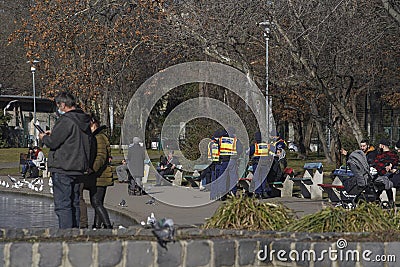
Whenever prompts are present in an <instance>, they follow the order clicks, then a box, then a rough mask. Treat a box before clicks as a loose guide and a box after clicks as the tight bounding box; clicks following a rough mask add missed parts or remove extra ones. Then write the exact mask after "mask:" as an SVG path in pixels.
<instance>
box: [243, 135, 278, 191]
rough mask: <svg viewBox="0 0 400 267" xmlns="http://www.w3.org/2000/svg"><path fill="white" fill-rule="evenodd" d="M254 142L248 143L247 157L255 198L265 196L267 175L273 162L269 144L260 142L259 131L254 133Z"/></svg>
mask: <svg viewBox="0 0 400 267" xmlns="http://www.w3.org/2000/svg"><path fill="white" fill-rule="evenodd" d="M254 139H255V143H254V144H252V145H250V148H249V157H250V159H251V163H252V167H253V179H252V182H251V187H250V188H253V190H254V189H255V190H254V196H255V197H257V198H267V197H268V193H267V175H268V173H269V170H270V168H271V165H272V162H273V156H272V155H271V153H272V152H271V150H270V145H269V144H268V143H266V142H262V138H261V133H260V132H256V133H255V134H254Z"/></svg>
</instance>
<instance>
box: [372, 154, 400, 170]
mask: <svg viewBox="0 0 400 267" xmlns="http://www.w3.org/2000/svg"><path fill="white" fill-rule="evenodd" d="M390 163H392V166H393V167H397V164H398V163H399V157H398V156H397V154H396V153H394V152H393V151H391V150H389V151H385V152H382V153H379V154H378V155H377V156H376V158H375V161H374V167H375V169H376V170H377V171H378V174H379V175H385V174H386V169H385V167H386V166H388V165H389V164H390Z"/></svg>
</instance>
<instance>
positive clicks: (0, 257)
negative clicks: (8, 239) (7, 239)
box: [0, 243, 6, 266]
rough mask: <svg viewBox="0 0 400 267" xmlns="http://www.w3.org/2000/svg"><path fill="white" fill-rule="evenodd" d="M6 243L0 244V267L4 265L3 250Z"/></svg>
mask: <svg viewBox="0 0 400 267" xmlns="http://www.w3.org/2000/svg"><path fill="white" fill-rule="evenodd" d="M5 244H6V243H0V266H5V265H6V263H5V261H4V249H5Z"/></svg>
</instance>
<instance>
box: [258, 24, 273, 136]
mask: <svg viewBox="0 0 400 267" xmlns="http://www.w3.org/2000/svg"><path fill="white" fill-rule="evenodd" d="M259 25H260V26H263V27H264V38H265V118H266V120H267V141H268V142H269V141H270V140H269V139H270V133H271V130H272V125H271V123H272V118H271V117H272V114H270V108H272V98H270V97H269V89H268V78H269V77H268V41H269V37H270V33H271V29H270V26H271V22H270V21H269V20H266V21H263V22H260V23H259Z"/></svg>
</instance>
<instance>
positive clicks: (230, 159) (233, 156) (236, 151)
mask: <svg viewBox="0 0 400 267" xmlns="http://www.w3.org/2000/svg"><path fill="white" fill-rule="evenodd" d="M218 147H219V164H217V165H216V167H215V172H216V182H215V183H214V187H215V190H211V194H210V197H211V199H220V200H225V199H226V197H227V194H228V193H230V194H231V195H233V196H235V195H236V191H237V186H236V184H237V182H238V181H239V174H238V158H239V156H240V155H241V154H242V152H243V145H242V143H241V142H240V140H239V139H237V137H236V135H235V129H233V128H230V129H229V133H228V132H227V131H225V130H224V132H223V134H222V136H221V137H220V138H219V145H218Z"/></svg>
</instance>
